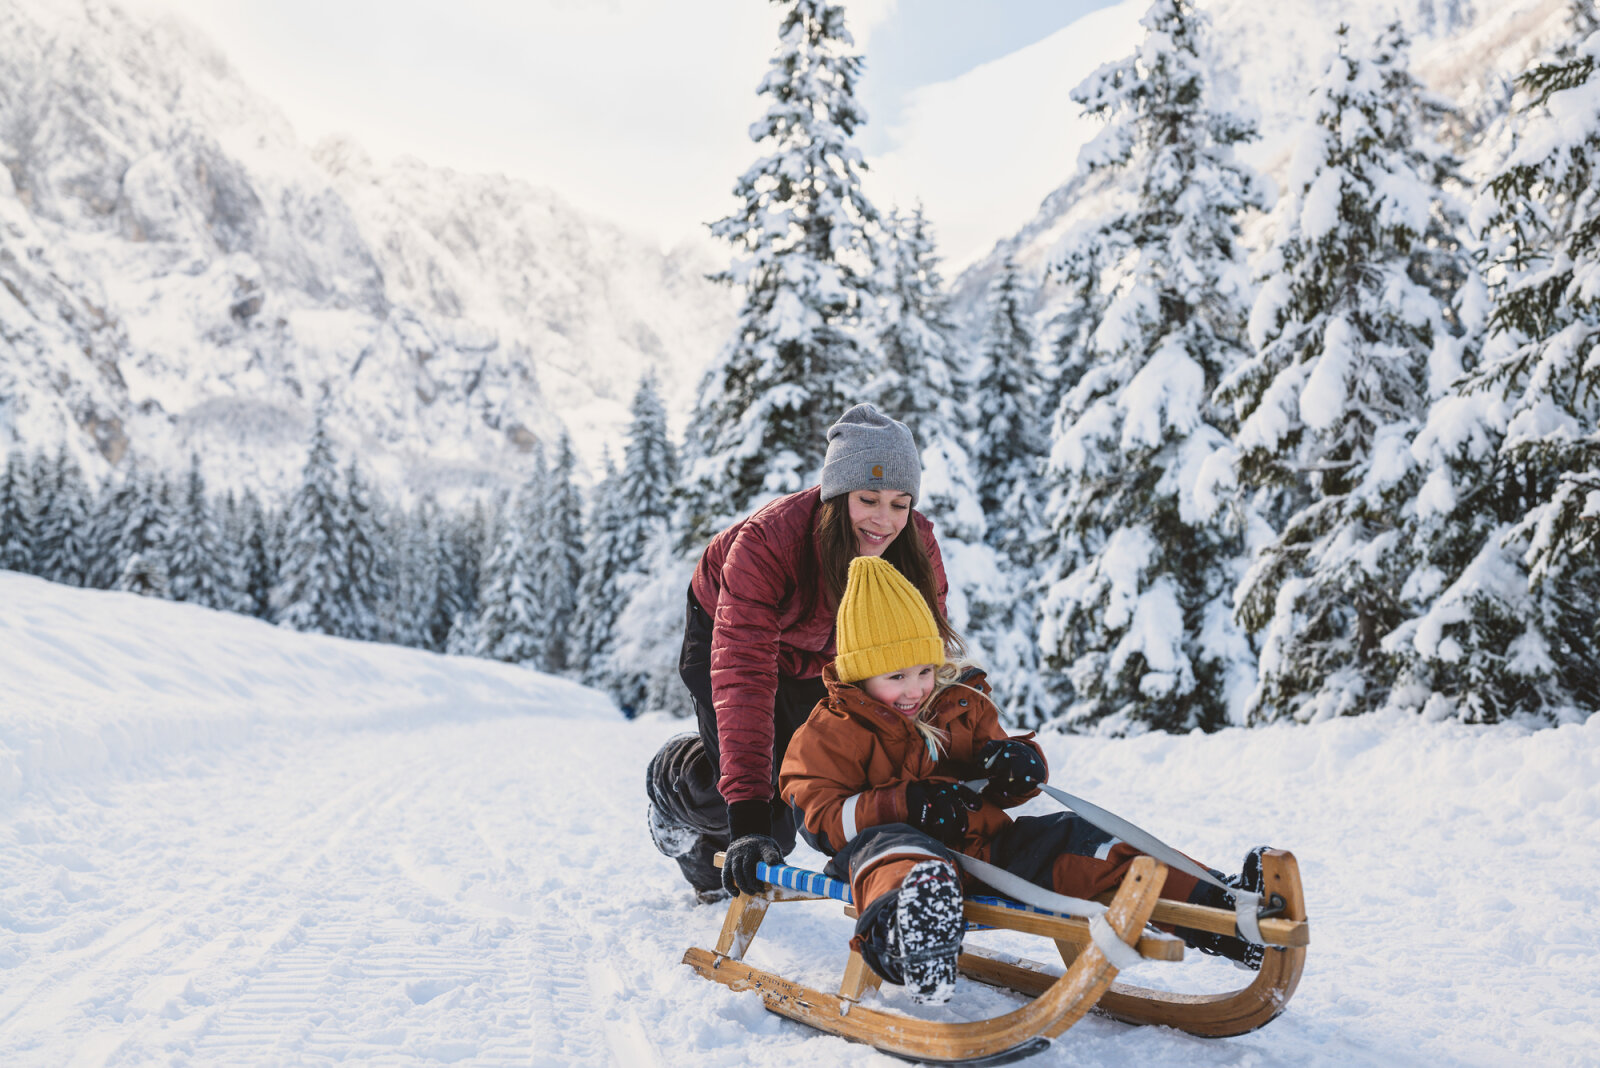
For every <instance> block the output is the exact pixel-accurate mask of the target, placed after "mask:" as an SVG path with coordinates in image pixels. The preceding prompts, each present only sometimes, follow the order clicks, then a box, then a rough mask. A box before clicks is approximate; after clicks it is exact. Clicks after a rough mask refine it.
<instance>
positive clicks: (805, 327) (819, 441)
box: [684, 0, 877, 544]
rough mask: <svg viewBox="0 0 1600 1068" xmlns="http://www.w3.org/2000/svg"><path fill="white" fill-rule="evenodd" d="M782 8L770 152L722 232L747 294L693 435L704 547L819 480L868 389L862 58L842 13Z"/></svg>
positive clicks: (689, 500) (769, 85) (695, 532)
mask: <svg viewBox="0 0 1600 1068" xmlns="http://www.w3.org/2000/svg"><path fill="white" fill-rule="evenodd" d="M784 2H785V3H786V6H787V11H786V12H785V14H784V18H783V22H782V25H781V27H780V29H779V48H778V51H777V54H776V55H775V56H774V57H773V58H772V60H771V64H770V67H769V69H768V72H767V75H766V77H765V79H763V81H762V83H761V87H760V93H761V95H763V96H766V97H768V98H770V100H771V103H770V105H769V106H768V108H767V112H766V114H765V115H764V116H763V117H762V118H761V119H760V120H759V121H757V122H756V123H755V124H754V125H753V126H752V127H751V131H750V133H751V138H752V139H753V140H755V141H757V142H758V143H760V144H762V145H763V146H764V147H766V148H767V149H768V150H769V151H768V154H767V155H764V156H762V157H761V158H760V159H758V160H757V161H756V162H755V163H754V164H753V165H752V166H751V167H750V169H749V170H747V171H746V172H745V173H744V175H743V176H741V177H740V179H739V181H738V183H737V185H736V186H735V189H734V193H735V195H736V196H737V197H738V198H739V199H740V201H741V202H742V205H741V207H740V208H739V209H738V210H737V211H735V212H734V214H732V215H730V216H728V217H727V218H725V219H722V220H720V221H719V222H716V223H714V224H712V228H711V229H712V233H713V234H715V235H716V236H717V237H720V238H722V239H724V240H726V241H728V242H729V243H730V244H732V245H733V246H734V250H735V259H734V262H733V264H732V265H731V266H730V267H729V268H728V269H727V270H725V271H722V272H721V273H719V274H717V275H715V276H714V278H715V279H716V280H718V281H722V282H725V283H729V284H733V285H739V286H742V287H743V289H744V305H743V307H742V309H741V310H740V313H739V319H738V323H737V325H736V326H735V328H734V334H733V337H732V339H731V340H730V341H729V342H728V344H727V345H726V346H725V347H724V349H723V351H722V353H721V355H720V356H719V357H718V359H717V361H716V363H715V365H714V366H713V367H712V368H711V370H710V371H709V372H708V373H707V375H706V377H705V379H704V381H703V382H702V384H701V388H700V396H699V399H698V401H697V403H696V407H695V414H694V418H693V420H692V421H691V428H692V433H691V435H690V439H689V443H688V446H689V450H690V462H689V464H688V465H687V467H688V470H687V481H686V486H685V498H684V499H685V522H684V526H685V530H684V535H685V537H686V538H687V539H688V541H689V542H691V543H696V544H697V543H699V542H701V541H703V540H704V539H705V538H706V537H707V536H709V535H710V534H711V533H712V532H714V531H715V530H717V529H719V528H720V527H721V526H723V525H724V524H725V523H726V521H727V520H729V519H731V518H733V517H734V516H737V515H740V514H742V513H745V512H747V511H749V510H751V509H752V508H754V507H756V506H757V505H759V504H760V503H761V502H762V501H764V500H765V499H767V498H768V497H771V496H772V495H774V494H777V493H786V492H791V491H794V490H799V489H802V488H803V487H805V486H806V485H807V484H808V482H809V481H810V480H812V479H814V478H815V477H816V474H817V472H818V471H820V470H821V467H822V459H823V453H824V450H825V448H826V444H827V443H826V431H827V428H828V426H829V425H830V424H831V423H832V422H833V421H834V420H835V419H837V418H838V417H839V415H840V414H841V413H843V412H844V411H845V409H847V408H848V407H850V405H851V404H852V403H853V402H854V401H855V400H857V399H859V398H858V396H857V395H858V393H859V390H860V387H861V386H862V385H863V384H864V383H865V381H866V380H867V378H868V377H869V374H868V373H867V369H866V368H865V367H864V364H866V362H867V360H866V357H865V355H864V354H863V352H862V351H861V349H860V346H859V342H858V339H857V337H856V336H855V328H856V326H857V324H858V322H859V319H860V316H861V313H862V309H863V306H864V304H865V303H866V302H867V301H868V299H869V297H870V295H871V287H872V273H873V249H872V248H871V243H870V237H869V233H868V231H869V228H870V227H872V226H874V225H876V222H877V211H876V209H874V208H873V206H872V204H871V203H870V202H869V201H868V200H867V198H866V196H865V195H864V194H863V193H862V190H861V172H862V170H863V169H864V165H863V163H862V161H861V155H860V152H859V150H858V149H856V148H855V146H854V145H852V144H851V142H850V138H851V135H852V134H853V133H854V131H855V128H856V127H857V126H858V125H859V124H860V123H861V122H862V121H863V114H862V112H861V110H860V109H859V108H858V106H857V105H856V101H855V84H856V79H857V78H858V77H859V76H860V71H861V57H860V56H856V55H851V54H849V53H848V49H849V48H850V47H851V44H852V41H851V38H850V34H849V32H848V31H847V30H846V29H845V26H844V10H843V8H841V7H839V6H838V5H835V4H831V3H828V2H827V0H784Z"/></svg>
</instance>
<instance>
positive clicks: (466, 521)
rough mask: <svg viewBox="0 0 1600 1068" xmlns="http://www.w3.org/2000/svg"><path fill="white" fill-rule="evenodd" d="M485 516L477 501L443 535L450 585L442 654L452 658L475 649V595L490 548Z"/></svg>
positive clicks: (485, 511)
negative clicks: (448, 610)
mask: <svg viewBox="0 0 1600 1068" xmlns="http://www.w3.org/2000/svg"><path fill="white" fill-rule="evenodd" d="M489 527H490V523H489V516H488V513H487V510H486V508H485V505H484V501H483V500H482V499H481V498H476V499H474V500H473V502H472V508H471V509H470V510H469V511H465V512H462V513H460V514H459V515H456V516H455V517H454V518H453V521H451V522H450V523H449V524H448V525H447V528H446V530H445V531H444V540H445V547H446V554H447V556H448V558H449V561H450V574H449V577H448V579H447V581H450V582H451V583H452V587H451V588H452V590H453V596H452V597H451V599H450V609H451V614H450V620H449V625H448V629H447V630H446V631H445V633H444V636H443V640H444V651H445V652H447V653H449V654H451V655H452V656H473V655H476V652H477V648H478V630H477V616H478V593H479V590H480V589H481V588H482V586H483V583H484V580H483V572H484V569H485V566H486V564H487V562H488V559H489V554H490V552H491V551H492V549H493V546H492V545H490V544H489Z"/></svg>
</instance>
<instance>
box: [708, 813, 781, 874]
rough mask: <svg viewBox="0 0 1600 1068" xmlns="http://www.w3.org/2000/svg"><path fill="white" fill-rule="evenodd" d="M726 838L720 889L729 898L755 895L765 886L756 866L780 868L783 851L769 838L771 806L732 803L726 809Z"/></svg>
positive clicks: (775, 841)
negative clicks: (775, 865) (730, 895)
mask: <svg viewBox="0 0 1600 1068" xmlns="http://www.w3.org/2000/svg"><path fill="white" fill-rule="evenodd" d="M728 837H729V839H731V841H730V842H729V844H728V848H727V849H726V850H724V851H723V857H722V888H723V889H724V890H726V891H727V892H728V893H730V894H759V893H761V891H762V890H764V889H766V884H765V883H764V882H762V881H761V877H760V876H759V875H757V874H756V865H757V864H758V863H760V864H782V863H783V850H781V849H779V848H778V843H777V840H776V839H774V838H773V837H772V805H771V804H769V803H768V802H766V801H734V802H733V803H731V804H730V805H728Z"/></svg>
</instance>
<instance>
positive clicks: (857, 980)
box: [683, 850, 1310, 1064]
mask: <svg viewBox="0 0 1600 1068" xmlns="http://www.w3.org/2000/svg"><path fill="white" fill-rule="evenodd" d="M717 860H718V862H719V863H720V861H721V857H718V858H717ZM812 874H815V873H812ZM1262 874H1263V876H1264V878H1265V887H1264V889H1263V891H1262V897H1263V900H1271V899H1272V897H1273V896H1274V895H1277V896H1278V897H1281V898H1282V901H1283V909H1282V912H1281V913H1280V914H1279V915H1277V916H1274V917H1271V918H1268V919H1263V920H1262V921H1261V927H1262V935H1263V937H1264V938H1265V939H1266V940H1267V942H1268V944H1269V947H1270V948H1269V949H1268V950H1267V953H1266V958H1265V960H1264V962H1263V963H1262V967H1261V971H1260V972H1258V973H1256V974H1255V976H1254V977H1253V981H1252V982H1250V983H1249V984H1248V985H1247V986H1244V987H1242V988H1241V989H1238V990H1235V991H1232V992H1230V993H1225V994H1199V995H1196V994H1181V993H1171V992H1168V991H1161V990H1150V989H1146V988H1144V987H1138V986H1130V985H1126V984H1122V983H1116V982H1115V981H1114V980H1115V979H1116V975H1117V969H1116V967H1115V966H1114V965H1113V964H1112V963H1111V962H1110V961H1109V960H1108V959H1107V958H1106V956H1105V954H1103V953H1102V952H1101V951H1100V950H1099V948H1098V947H1096V946H1095V945H1094V943H1093V941H1092V940H1091V939H1090V936H1089V925H1088V923H1087V922H1086V921H1084V920H1079V919H1075V918H1071V917H1066V916H1057V915H1054V914H1050V913H1041V912H1037V911H1034V910H1028V909H1026V908H1013V907H1007V906H1005V905H1001V904H998V903H991V902H992V899H984V900H971V899H969V900H968V901H967V902H966V905H965V911H966V916H967V921H968V925H969V929H976V928H980V927H990V928H1000V929H1005V930H1013V931H1020V932H1023V933H1027V934H1037V935H1041V936H1043V937H1046V938H1049V939H1051V940H1052V941H1053V942H1054V943H1055V947H1056V949H1057V951H1058V952H1059V953H1060V955H1061V958H1062V960H1063V961H1064V962H1065V964H1066V970H1065V972H1064V973H1062V974H1056V973H1054V972H1051V971H1048V970H1046V968H1045V967H1044V966H1043V965H1040V964H1036V963H1033V962H1031V961H1027V960H1023V959H1020V958H1015V957H1009V956H1006V955H1003V954H998V953H993V952H990V951H986V950H983V949H981V948H977V947H969V948H967V949H966V950H965V951H964V952H963V953H962V954H961V957H960V960H959V967H960V970H961V972H962V974H963V975H965V976H967V977H968V978H971V979H974V980H976V981H978V982H982V983H986V984H989V985H992V986H999V987H1004V988H1007V989H1009V990H1012V991H1015V992H1017V993H1020V994H1023V995H1027V996H1030V997H1032V998H1033V1000H1031V1001H1029V1002H1028V1003H1026V1004H1024V1005H1022V1006H1020V1007H1019V1008H1017V1009H1014V1010H1012V1011H1010V1012H1007V1013H1004V1014H1002V1015H1000V1016H996V1017H993V1018H991V1019H988V1020H978V1021H957V1022H945V1021H938V1020H921V1019H917V1018H915V1017H910V1016H903V1015H900V1014H897V1013H892V1012H884V1011H881V1010H878V1009H873V1008H870V1007H868V1006H865V1005H862V1004H861V1003H860V1001H861V998H862V996H863V995H864V994H865V993H866V992H867V991H868V990H869V989H873V988H876V987H877V985H878V982H879V980H878V977H877V976H876V975H874V974H873V973H872V971H871V970H870V969H869V968H867V966H866V964H865V962H864V961H863V960H862V959H861V956H860V954H858V953H856V952H854V951H851V952H850V954H849V958H848V959H847V961H846V963H845V968H844V978H843V980H842V982H841V984H840V988H839V990H838V992H837V993H826V992H823V991H820V990H816V989H813V988H811V987H807V986H804V985H802V984H800V983H796V982H793V981H791V980H788V979H785V978H783V977H781V976H778V975H774V974H772V973H770V972H765V971H762V970H760V969H758V968H754V967H752V966H750V965H749V964H746V963H745V962H744V959H743V958H744V954H745V951H746V950H747V949H748V948H749V946H750V943H751V940H752V939H754V937H755V935H756V932H757V930H758V929H759V928H760V926H761V921H762V919H764V918H765V916H766V912H767V909H768V908H769V907H770V906H771V905H772V904H774V903H776V902H779V901H814V900H826V899H827V898H825V897H824V895H822V894H818V893H812V892H808V891H804V890H791V889H787V888H784V887H781V886H776V885H772V884H769V886H768V889H767V890H766V891H765V892H763V893H762V894H758V895H749V894H741V895H739V896H736V897H734V898H733V899H732V901H731V902H730V903H729V906H728V912H727V916H726V917H725V918H724V920H723V924H722V931H721V934H720V935H719V936H718V939H717V946H716V949H715V950H706V949H700V948H691V949H689V950H688V951H687V952H686V953H685V954H684V955H683V962H684V963H685V964H687V965H689V966H690V967H692V968H694V969H695V971H697V972H699V973H700V974H701V975H703V976H704V977H705V978H707V979H710V980H712V981H713V982H717V983H721V984H722V985H724V986H726V987H728V988H729V989H731V990H739V991H743V990H754V991H756V992H757V993H759V994H760V996H761V999H762V1002H763V1004H764V1005H765V1006H766V1008H767V1009H768V1010H769V1011H771V1012H775V1013H777V1014H779V1015H781V1016H787V1017H789V1018H790V1019H792V1020H796V1021H798V1022H800V1023H803V1024H806V1025H807V1026H809V1027H814V1028H816V1029H818V1030H821V1031H826V1032H828V1033H830V1034H835V1035H839V1036H840V1037H842V1038H847V1039H851V1040H853V1041H857V1042H863V1043H866V1044H867V1045H870V1046H873V1047H875V1048H877V1049H879V1050H882V1051H884V1052H886V1053H891V1054H895V1055H897V1056H901V1057H909V1058H914V1059H917V1060H921V1061H927V1062H931V1063H949V1064H959V1063H972V1062H981V1061H992V1060H993V1061H998V1060H1003V1059H1009V1058H1010V1057H1014V1056H1019V1055H1026V1054H1027V1053H1030V1052H1033V1051H1034V1050H1036V1049H1039V1048H1042V1047H1044V1046H1045V1045H1048V1043H1049V1040H1050V1039H1053V1038H1056V1037H1059V1036H1060V1035H1061V1034H1063V1033H1064V1032H1065V1031H1066V1030H1067V1029H1068V1028H1069V1027H1071V1026H1072V1025H1073V1024H1075V1023H1077V1022H1078V1021H1079V1020H1080V1019H1082V1018H1083V1017H1084V1015H1085V1014H1087V1013H1088V1012H1089V1011H1091V1010H1094V1011H1096V1012H1099V1013H1102V1014H1103V1015H1106V1016H1110V1017H1112V1018H1114V1019H1118V1020H1122V1021H1125V1022H1128V1023H1134V1024H1161V1025H1165V1026H1168V1027H1175V1028H1178V1029H1179V1030H1183V1031H1187V1032H1189V1033H1191V1034H1195V1035H1203V1036H1207V1037H1226V1036H1229V1035H1239V1034H1244V1033H1245V1032H1247V1031H1253V1030H1255V1029H1256V1028H1258V1027H1261V1026H1262V1025H1264V1024H1266V1023H1268V1022H1269V1021H1271V1020H1272V1019H1274V1018H1275V1017H1277V1016H1278V1015H1279V1014H1280V1013H1282V1012H1283V1010H1284V1007H1285V1006H1286V1005H1287V1004H1288V1001H1289V999H1290V998H1291V997H1292V996H1293V995H1294V991H1295V987H1296V986H1297V985H1298V984H1299V981H1300V973H1301V971H1302V970H1303V969H1304V967H1305V954H1306V950H1305V947H1306V945H1307V944H1308V943H1309V941H1310V933H1309V927H1308V925H1307V923H1306V915H1305V897H1304V893H1303V891H1302V888H1301V885H1300V874H1299V867H1298V865H1297V864H1296V863H1295V859H1294V856H1293V854H1290V853H1287V852H1284V851H1281V850H1268V851H1267V852H1266V853H1264V854H1263V856H1262ZM816 877H817V878H818V879H824V877H823V876H820V875H818V876H816ZM1165 880H1166V868H1165V866H1164V865H1162V864H1160V863H1159V862H1157V861H1156V860H1154V859H1152V858H1150V857H1138V858H1136V859H1135V860H1134V862H1133V864H1132V866H1131V867H1130V868H1129V871H1128V874H1127V876H1126V877H1125V878H1124V879H1123V881H1122V885H1121V887H1120V888H1118V890H1117V891H1116V893H1115V894H1114V895H1111V897H1110V900H1109V902H1108V905H1107V912H1106V920H1107V921H1108V922H1109V923H1110V925H1111V929H1112V930H1113V931H1115V932H1116V934H1117V936H1118V937H1119V938H1121V939H1122V940H1123V941H1124V942H1126V943H1128V944H1129V945H1130V946H1133V947H1134V948H1135V949H1136V950H1137V951H1138V952H1139V955H1140V956H1141V957H1142V958H1144V959H1146V960H1161V961H1175V960H1181V959H1182V958H1183V944H1182V943H1181V942H1179V941H1178V940H1176V939H1174V938H1172V937H1170V936H1164V935H1161V934H1160V933H1159V932H1155V933H1150V932H1147V931H1146V930H1145V925H1146V924H1147V923H1149V922H1150V921H1152V920H1159V921H1163V922H1176V923H1179V924H1182V925H1184V926H1189V927H1195V928H1198V929H1202V930H1212V931H1217V932H1219V933H1227V934H1232V933H1233V931H1234V915H1233V913H1232V912H1229V911H1227V910H1224V909H1211V908H1205V907H1204V906H1198V905H1184V904H1180V903H1178V902H1173V901H1163V900H1161V899H1160V898H1159V897H1158V893H1159V891H1160V888H1161V885H1162V884H1163V883H1164V882H1165ZM846 911H847V912H850V913H853V911H854V910H853V909H848V908H847V910H846Z"/></svg>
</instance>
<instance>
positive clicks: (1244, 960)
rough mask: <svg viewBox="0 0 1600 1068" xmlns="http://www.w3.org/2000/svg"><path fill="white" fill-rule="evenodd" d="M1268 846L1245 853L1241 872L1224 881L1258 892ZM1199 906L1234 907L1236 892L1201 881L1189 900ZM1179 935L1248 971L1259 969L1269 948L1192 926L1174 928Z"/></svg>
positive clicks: (1199, 948)
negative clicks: (1199, 929) (1234, 893)
mask: <svg viewBox="0 0 1600 1068" xmlns="http://www.w3.org/2000/svg"><path fill="white" fill-rule="evenodd" d="M1267 848H1268V847H1267V846H1256V847H1255V848H1254V849H1252V850H1250V852H1249V853H1246V854H1245V858H1244V864H1243V865H1242V866H1241V867H1240V869H1239V874H1238V875H1228V876H1224V877H1223V879H1222V881H1223V882H1225V883H1227V884H1228V885H1229V886H1231V887H1235V888H1236V889H1239V890H1247V891H1249V892H1250V893H1254V894H1259V893H1260V892H1261V888H1262V886H1264V885H1265V882H1264V880H1263V879H1262V875H1261V854H1262V853H1263V852H1265V851H1266V849H1267ZM1190 900H1191V901H1192V902H1193V903H1194V904H1197V905H1209V906H1211V907H1212V908H1218V909H1228V910H1229V911H1232V910H1233V908H1234V907H1235V902H1234V899H1233V895H1232V894H1229V893H1226V892H1224V891H1222V890H1219V889H1217V888H1216V887H1214V886H1212V885H1211V884H1210V883H1201V884H1200V885H1199V886H1198V887H1196V888H1195V893H1194V896H1193V897H1192V898H1191V899H1190ZM1174 931H1175V933H1176V934H1177V935H1178V937H1179V938H1181V939H1183V940H1184V942H1185V943H1187V944H1188V945H1189V946H1191V947H1193V948H1195V949H1198V950H1199V951H1200V952H1202V953H1209V954H1210V955H1212V956H1214V957H1226V958H1228V959H1229V960H1231V961H1233V963H1234V965H1235V966H1236V967H1239V968H1243V969H1245V970H1246V971H1252V972H1259V971H1260V970H1261V961H1262V960H1263V959H1264V958H1265V956H1266V947H1265V946H1258V945H1256V944H1255V943H1253V942H1246V941H1245V940H1244V939H1242V938H1238V937H1236V936H1234V935H1221V934H1214V933H1212V932H1210V931H1197V930H1195V929H1193V928H1191V927H1177V928H1174Z"/></svg>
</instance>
